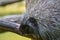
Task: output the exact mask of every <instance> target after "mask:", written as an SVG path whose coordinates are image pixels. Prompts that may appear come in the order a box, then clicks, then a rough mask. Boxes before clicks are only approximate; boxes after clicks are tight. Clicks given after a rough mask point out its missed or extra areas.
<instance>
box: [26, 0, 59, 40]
mask: <svg viewBox="0 0 60 40" xmlns="http://www.w3.org/2000/svg"><path fill="white" fill-rule="evenodd" d="M26 4H27V5H26V15H25V19H26V20H27V19H28V18H30V17H34V18H35V19H37V20H38V21H37V23H38V31H39V34H40V35H41V37H42V39H43V40H60V0H34V1H32V0H27V3H26Z"/></svg>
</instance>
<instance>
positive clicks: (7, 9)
mask: <svg viewBox="0 0 60 40" xmlns="http://www.w3.org/2000/svg"><path fill="white" fill-rule="evenodd" d="M24 12H25V2H24V1H23V0H22V1H20V2H16V3H13V4H9V5H4V6H0V17H2V16H6V15H20V14H22V13H24ZM4 31H5V30H1V29H0V40H30V39H29V38H26V37H22V36H20V35H17V34H15V33H12V32H4Z"/></svg>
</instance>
